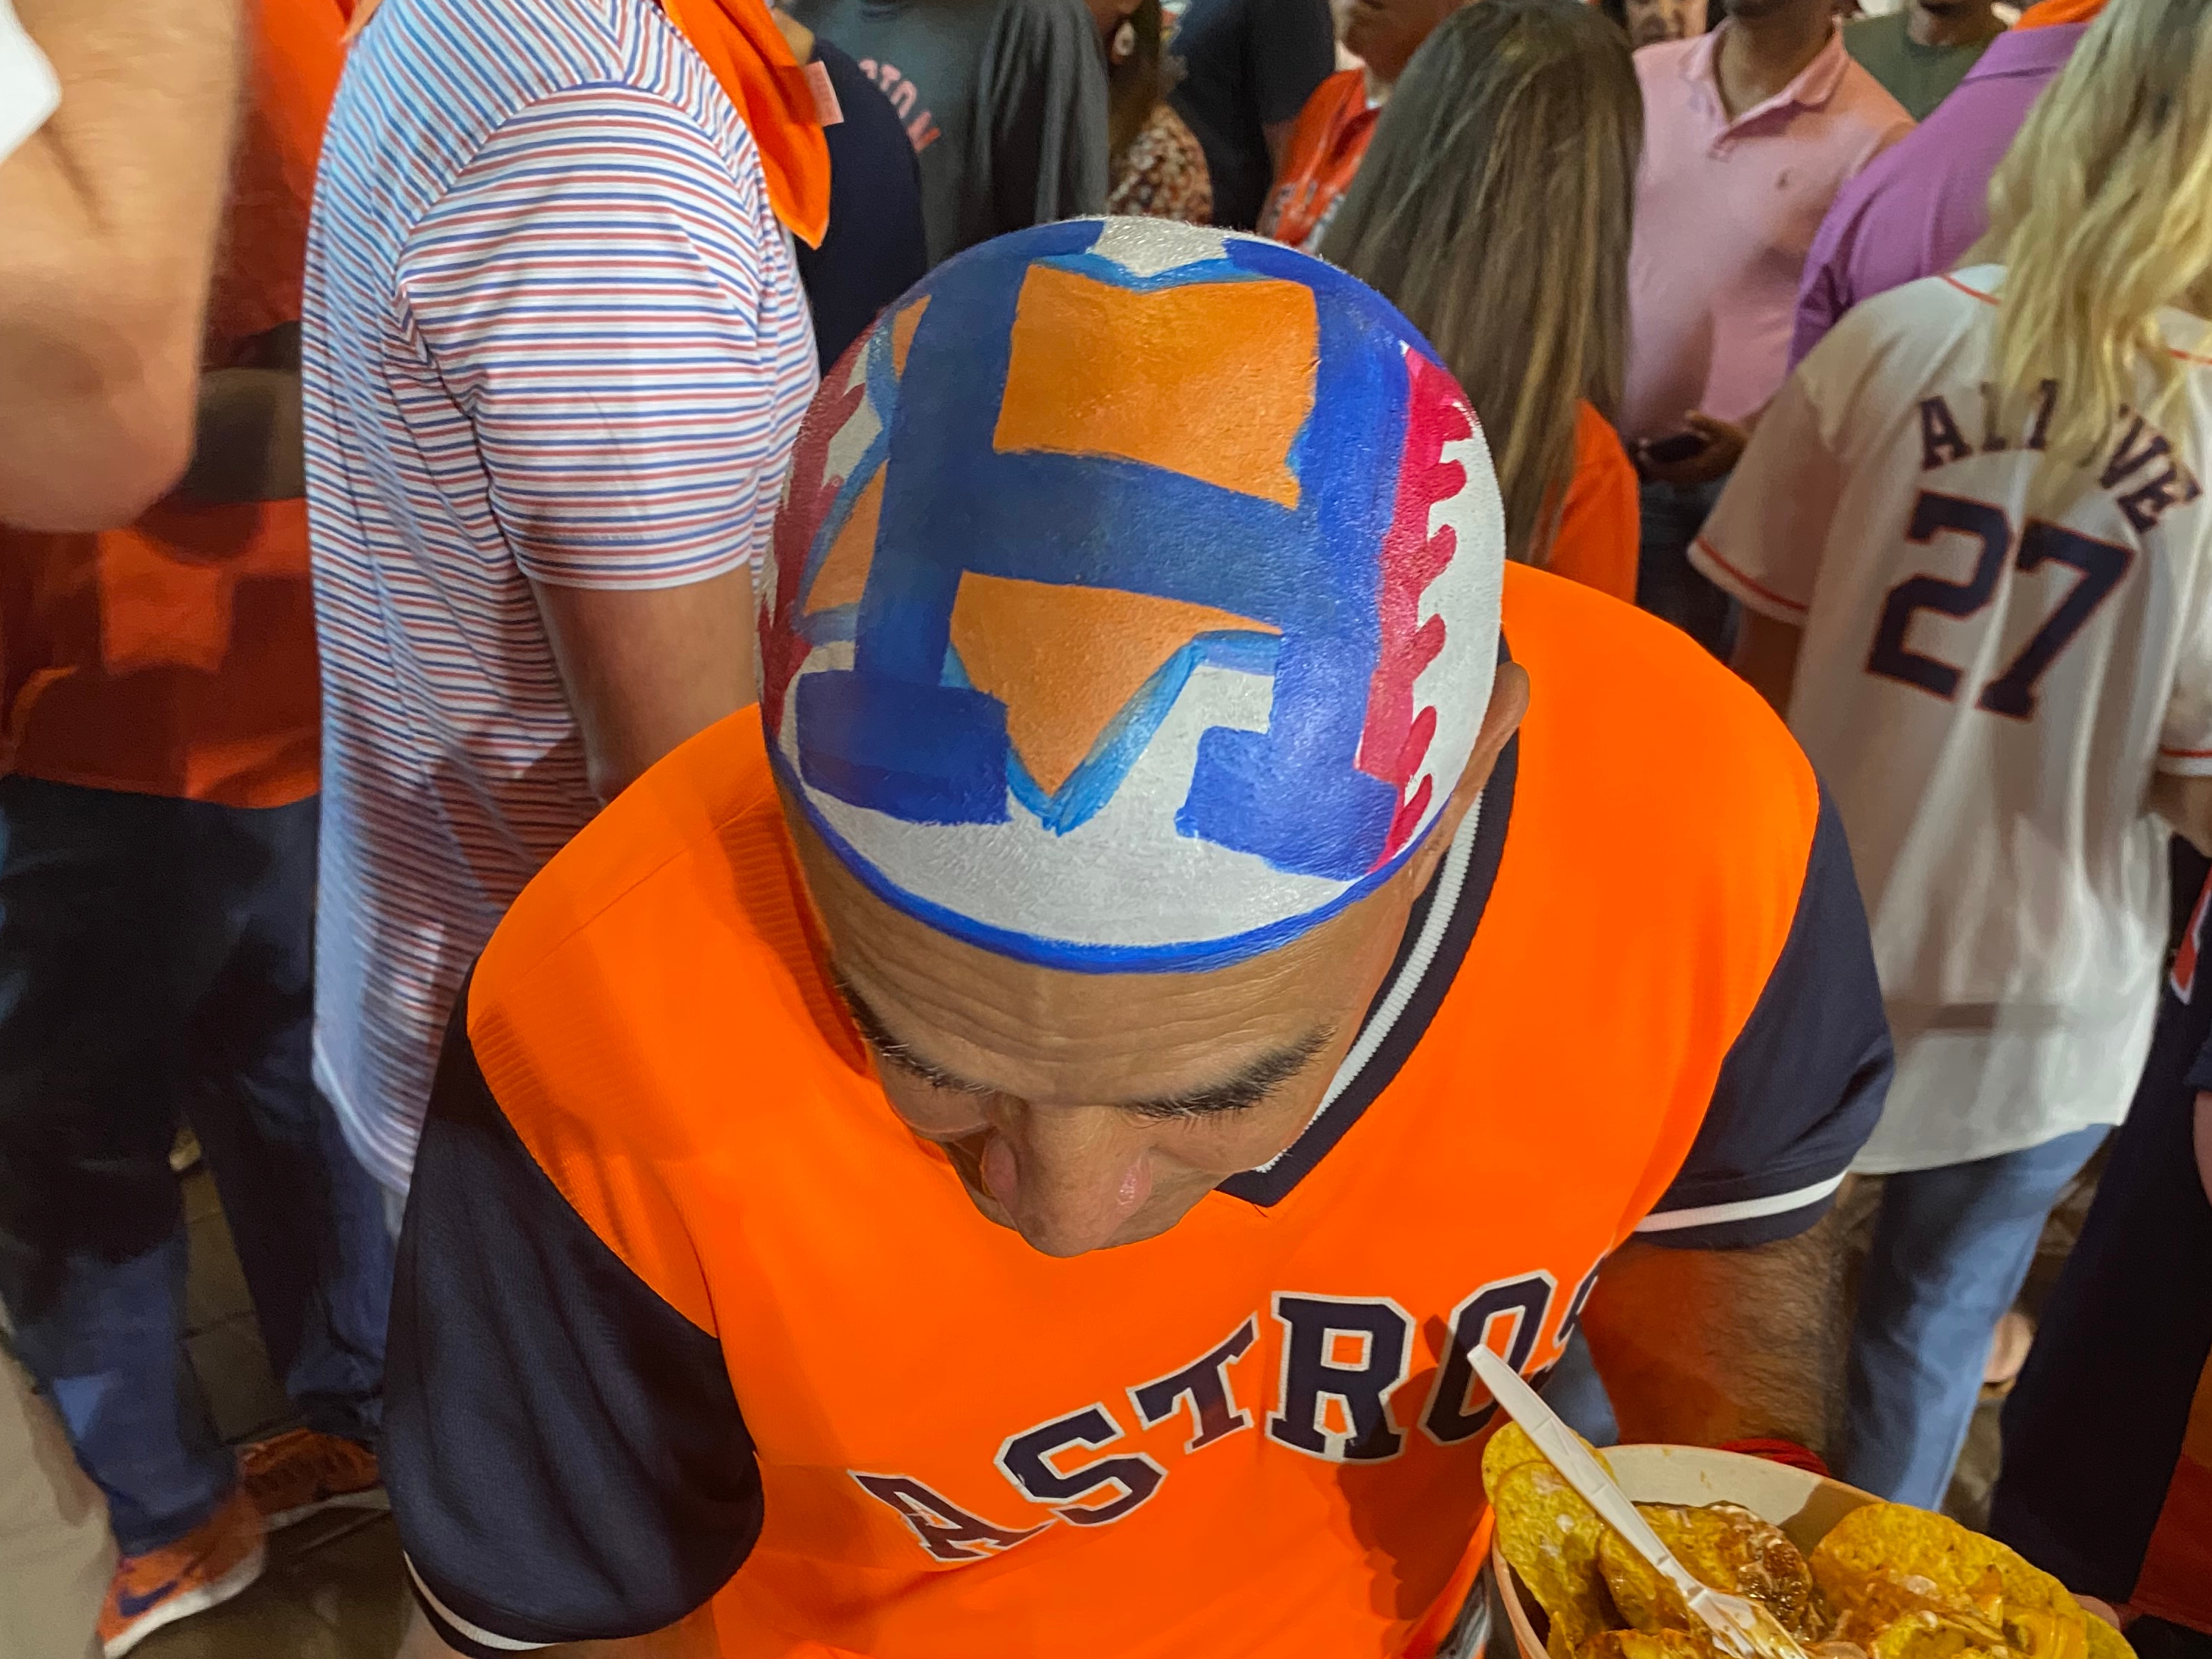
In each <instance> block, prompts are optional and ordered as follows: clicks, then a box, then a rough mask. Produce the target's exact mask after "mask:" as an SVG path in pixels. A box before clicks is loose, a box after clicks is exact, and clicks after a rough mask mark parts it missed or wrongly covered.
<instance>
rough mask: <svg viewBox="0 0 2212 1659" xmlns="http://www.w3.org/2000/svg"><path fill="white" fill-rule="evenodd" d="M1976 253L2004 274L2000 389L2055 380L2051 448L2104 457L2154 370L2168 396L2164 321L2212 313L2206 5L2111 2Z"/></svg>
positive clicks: (2047, 109) (2034, 128)
mask: <svg viewBox="0 0 2212 1659" xmlns="http://www.w3.org/2000/svg"><path fill="white" fill-rule="evenodd" d="M1968 260H1969V262H1970V263H1972V262H1975V261H1990V260H1993V261H1996V262H1999V263H2002V264H2003V265H2004V267H2005V276H2004V295H2003V305H2002V309H2001V310H2000V312H1999V313H1998V316H1997V331H1996V377H1997V380H1998V383H1999V384H2000V385H2001V386H2003V387H2004V388H2005V389H2006V391H2007V392H2008V393H2010V394H2013V395H2014V396H2016V397H2032V396H2034V395H2035V394H2036V392H2037V389H2038V388H2039V386H2041V384H2042V382H2044V381H2045V380H2054V381H2056V382H2057V386H2058V387H2059V393H2058V403H2057V409H2056V411H2055V413H2054V416H2053V418H2052V421H2051V428H2050V433H2049V438H2048V442H2049V444H2050V447H2051V449H2052V450H2053V451H2055V452H2056V453H2059V454H2063V455H2075V456H2082V455H2087V454H2088V453H2092V452H2093V451H2094V450H2095V449H2096V448H2097V447H2099V445H2100V443H2101V442H2102V441H2103V440H2104V438H2105V437H2106V434H2107V433H2109V432H2110V430H2111V428H2112V423H2113V422H2114V421H2115V420H2116V419H2118V416H2119V413H2120V410H2121V408H2122V407H2123V405H2124V404H2130V403H2134V402H2136V384H2137V376H2138V374H2140V373H2141V370H2142V366H2143V365H2144V364H2146V363H2148V365H2149V366H2150V368H2151V372H2152V373H2153V374H2154V375H2155V376H2156V377H2157V383H2158V386H2159V392H2158V396H2157V398H2155V399H2154V401H2153V405H2152V407H2153V409H2155V407H2156V406H2157V404H2160V403H2162V402H2163V401H2164V400H2165V399H2166V398H2167V397H2168V396H2170V395H2171V394H2172V392H2173V391H2174V389H2175V388H2176V386H2179V383H2180V380H2181V375H2180V366H2179V364H2178V363H2177V362H2175V361H2174V358H2173V356H2172V353H2171V352H2170V351H2168V350H2167V349H2166V340H2165V337H2164V335H2163V333H2162V331H2161V330H2160V325H2159V313H2160V311H2161V310H2163V309H2165V308H2166V307H2173V306H2178V307H2181V308H2182V309H2185V310H2188V311H2192V312H2195V313H2198V314H2200V315H2201V314H2202V313H2203V312H2204V311H2206V310H2207V309H2212V307H2208V306H2207V303H2206V302H2207V301H2208V300H2212V24H2208V21H2207V5H2206V0H2112V3H2111V4H2109V5H2107V6H2106V8H2105V10H2104V13H2103V15H2101V16H2100V17H2099V18H2098V19H2097V21H2095V22H2094V23H2093V24H2092V25H2091V26H2090V27H2089V31H2088V33H2087V34H2085V35H2084V36H2083V37H2082V39H2081V45H2080V46H2077V47H2076V48H2075V52H2074V56H2073V59H2072V61H2071V62H2069V64H2067V66H2066V68H2065V69H2064V70H2063V71H2062V72H2061V73H2060V75H2059V76H2058V77H2057V80H2055V81H2053V82H2051V85H2050V87H2049V88H2046V89H2045V92H2044V94H2043V95H2042V97H2041V98H2040V99H2039V100H2037V102H2036V104H2035V106H2034V108H2033V110H2032V111H2031V112H2029V114H2028V118H2027V122H2026V123H2025V124H2024V125H2022V126H2021V131H2020V136H2019V137H2017V138H2016V139H2015V140H2014V142H2013V145H2012V148H2011V149H2010V150H2009V151H2008V152H2007V153H2006V155H2005V158H2004V160H2003V161H2002V163H2000V164H1999V166H1998V167H1997V170H1996V175H1995V176H1994V177H1993V178H1992V179H1990V228H1989V232H1988V234H1987V235H1985V236H1984V238H1983V240H1981V242H1980V243H1979V244H1978V246H1976V248H1975V250H1974V252H1972V254H1970V255H1969V256H1968ZM2144 412H2145V413H2146V414H2148V413H2150V412H2152V410H2145V411H2144Z"/></svg>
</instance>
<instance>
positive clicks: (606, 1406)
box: [383, 990, 761, 1659]
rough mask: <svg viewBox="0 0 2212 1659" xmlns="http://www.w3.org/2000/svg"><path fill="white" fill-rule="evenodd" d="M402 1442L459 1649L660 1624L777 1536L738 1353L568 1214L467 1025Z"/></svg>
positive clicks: (405, 1304)
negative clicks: (736, 1389)
mask: <svg viewBox="0 0 2212 1659" xmlns="http://www.w3.org/2000/svg"><path fill="white" fill-rule="evenodd" d="M467 1001H468V997H467V993H466V991H465V990H464V991H463V993H462V998H461V1003H462V1006H463V1007H464V1008H465V1007H466V1006H467ZM384 1425H385V1440H384V1447H383V1461H384V1477H385V1486H386V1490H387V1491H388V1492H390V1494H391V1497H392V1513H393V1516H394V1517H395V1518H396V1520H397V1521H398V1526H399V1541H400V1543H401V1546H402V1547H404V1550H405V1551H406V1555H407V1565H408V1569H409V1571H410V1574H411V1576H412V1578H413V1582H414V1586H415V1589H416V1600H417V1601H419V1602H420V1603H421V1604H422V1608H423V1611H424V1612H425V1613H427V1614H428V1616H429V1618H430V1620H431V1622H432V1623H433V1624H435V1626H437V1628H438V1632H439V1634H440V1635H441V1637H443V1638H444V1639H445V1641H446V1642H447V1644H448V1645H449V1646H451V1647H453V1648H455V1649H457V1650H459V1651H460V1652H463V1653H467V1654H475V1655H480V1656H484V1659H499V1656H501V1655H503V1654H508V1653H512V1652H513V1650H514V1649H515V1648H516V1646H518V1645H539V1644H551V1643H559V1642H574V1641H583V1640H589V1639H595V1638H597V1639H605V1638H620V1637H628V1636H642V1635H645V1634H647V1633H648V1632H653V1631H656V1630H659V1629H660V1628H661V1627H663V1626H666V1625H671V1624H673V1623H675V1622H676V1621H677V1620H678V1619H681V1618H682V1617H683V1616H684V1614H685V1613H690V1611H691V1610H692V1609H693V1608H695V1607H698V1606H699V1605H701V1604H702V1602H704V1601H707V1600H708V1597H710V1596H712V1595H714V1592H715V1591H716V1590H718V1589H720V1588H721V1587H722V1586H723V1585H724V1584H725V1583H727V1582H728V1581H729V1578H730V1576H731V1575H732V1573H734V1572H735V1571H737V1570H738V1566H739V1565H740V1564H741V1563H743V1561H744V1559H745V1556H746V1554H747V1553H749V1552H750V1550H751V1548H752V1546H753V1543H754V1541H755V1540H756V1539H757V1537H758V1536H759V1534H760V1525H761V1484H760V1476H759V1472H758V1469H757V1467H756V1465H755V1463H754V1461H753V1448H752V1440H751V1437H750V1436H749V1435H748V1434H747V1432H746V1431H745V1425H744V1418H743V1416H742V1415H741V1414H740V1413H739V1412H738V1402H737V1397H736V1395H735V1394H734V1393H733V1392H732V1389H731V1386H730V1378H729V1373H728V1369H727V1367H726V1364H724V1362H723V1358H722V1352H721V1347H720V1344H719V1343H718V1342H717V1341H716V1340H715V1339H714V1336H713V1335H711V1334H709V1333H708V1332H706V1331H703V1330H702V1329H700V1328H698V1327H697V1326H696V1325H694V1324H692V1323H691V1322H690V1321H689V1320H688V1319H686V1318H685V1317H684V1316H683V1315H682V1314H680V1313H678V1311H677V1310H675V1309H674V1308H672V1307H671V1306H670V1305H669V1304H667V1303H666V1302H665V1301H664V1300H663V1299H662V1298H661V1297H659V1295H657V1294H655V1293H654V1291H653V1290H652V1289H651V1288H649V1287H648V1286H647V1285H646V1284H645V1283H644V1281H643V1280H641V1279H639V1278H638V1277H637V1276H636V1275H635V1273H632V1272H631V1271H630V1270H629V1267H626V1266H625V1265H624V1264H623V1261H621V1260H620V1258H618V1257H617V1255H615V1253H614V1252H613V1251H612V1250H611V1249H608V1247H607V1246H606V1244H605V1243H603V1242H602V1241H601V1240H600V1239H599V1237H598V1235H597V1234H595V1233H594V1232H593V1231H592V1229H591V1228H590V1226H589V1225H586V1222H585V1221H584V1220H583V1218H581V1217H580V1216H579V1215H578V1214H577V1213H576V1212H575V1211H574V1209H572V1208H570V1207H569V1206H568V1201H567V1200H565V1199H564V1198H562V1195H561V1193H560V1190H559V1189H558V1188H556V1187H555V1186H554V1184H553V1182H551V1181H550V1179H548V1177H547V1176H546V1175H545V1173H544V1170H541V1169H539V1168H538V1164H537V1163H536V1161H535V1160H534V1159H533V1158H532V1157H531V1155H530V1153H529V1152H528V1150H527V1149H526V1147H525V1146H523V1144H522V1142H521V1140H520V1138H519V1137H518V1136H517V1135H516V1134H515V1132H514V1130H513V1127H512V1126H511V1125H510V1124H509V1123H508V1121H507V1118H506V1116H505V1115H504V1114H502V1113H501V1109H500V1107H499V1104H498V1103H497V1102H496V1101H495V1099H494V1098H493V1097H492V1094H491V1091H490V1089H489V1087H488V1086H487V1085H486V1083H485V1081H484V1078H483V1073H482V1072H481V1071H479V1070H478V1068H477V1062H476V1058H475V1056H474V1054H471V1051H470V1047H469V1040H468V1036H467V1033H466V1031H465V1029H464V1027H463V1024H462V1021H461V1018H460V1016H459V1013H458V1012H457V1013H456V1015H455V1018H454V1021H453V1027H452V1029H451V1030H450V1031H449V1032H448V1033H447V1039H446V1048H445V1053H444V1055H443V1057H442V1058H441V1060H440V1062H439V1067H438V1074H437V1080H436V1083H435V1087H434V1089H433V1091H432V1097H431V1103H430V1110H429V1116H428V1121H426V1122H425V1124H424V1125H423V1129H422V1147H421V1151H420V1152H419V1153H418V1155H417V1159H416V1167H415V1179H414V1186H413V1188H412V1190H411V1191H410V1194H409V1196H408V1204H407V1223H406V1226H405V1228H404V1231H403V1232H402V1234H401V1237H400V1242H399V1258H398V1272H397V1274H396V1276H395V1279H394V1282H393V1287H392V1325H391V1335H390V1340H389V1345H388V1351H387V1353H386V1401H385V1417H384Z"/></svg>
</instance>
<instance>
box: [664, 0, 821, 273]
mask: <svg viewBox="0 0 2212 1659" xmlns="http://www.w3.org/2000/svg"><path fill="white" fill-rule="evenodd" d="M660 9H661V10H662V11H663V12H665V14H666V15H667V17H668V21H670V22H671V23H673V24H675V25H676V27H677V29H678V31H679V32H680V33H682V34H683V36H684V39H685V40H689V41H690V43H691V49H692V50H693V51H694V52H697V53H698V54H699V56H700V57H701V58H702V59H703V60H705V63H706V65H707V67H708V69H709V70H712V71H713V72H714V79H715V80H717V81H719V82H721V86H722V90H723V91H724V92H726V93H727V94H729V95H730V101H731V102H732V104H734V105H736V106H737V110H738V114H739V115H740V116H742V117H744V123H745V128H746V130H747V131H750V133H751V134H752V136H753V143H754V144H755V145H756V146H757V147H758V149H759V150H760V158H761V172H762V173H763V174H765V175H766V176H767V179H768V199H769V205H770V206H771V207H773V208H774V209H775V216H776V217H777V218H778V219H779V220H781V221H782V222H783V224H784V227H785V228H787V229H788V230H789V231H790V232H791V234H793V235H794V236H796V237H798V238H799V240H802V241H804V242H805V244H806V245H807V246H809V247H819V246H822V237H823V233H824V232H825V231H827V230H828V229H829V140H828V139H827V138H824V137H823V136H822V118H821V117H820V115H819V114H818V113H817V112H816V110H815V106H814V88H813V87H812V86H811V84H810V83H809V82H808V81H807V78H806V70H805V69H804V68H803V67H801V65H800V64H799V60H798V59H797V58H793V56H792V52H791V47H790V46H789V44H788V43H787V42H786V40H784V38H783V33H782V31H781V30H780V29H778V28H777V27H776V26H775V19H774V18H773V17H770V16H769V12H768V8H767V7H766V6H765V5H763V4H762V3H761V0H661V7H660Z"/></svg>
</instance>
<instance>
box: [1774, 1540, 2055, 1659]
mask: <svg viewBox="0 0 2212 1659" xmlns="http://www.w3.org/2000/svg"><path fill="white" fill-rule="evenodd" d="M1812 1565H1813V1581H1814V1583H1816V1584H1817V1585H1819V1586H1820V1594H1821V1595H1823V1596H1825V1597H1826V1599H1827V1602H1828V1605H1829V1607H1830V1608H1831V1610H1832V1611H1833V1612H1834V1613H1836V1615H1837V1619H1838V1624H1837V1631H1836V1633H1837V1634H1838V1636H1840V1637H1843V1638H1845V1639H1846V1640H1850V1641H1858V1642H1862V1643H1865V1644H1868V1645H1869V1648H1870V1649H1875V1644H1876V1643H1877V1642H1878V1641H1879V1638H1880V1637H1881V1632H1885V1631H1887V1630H1888V1629H1889V1628H1890V1627H1891V1626H1893V1625H1894V1624H1896V1623H1897V1622H1898V1621H1899V1620H1904V1619H1907V1618H1915V1619H1922V1618H1926V1617H1932V1618H1933V1619H1934V1620H1935V1621H1936V1624H1937V1625H1938V1626H1942V1627H1945V1628H1948V1629H1951V1630H1954V1631H1958V1632H1962V1633H1963V1634H1965V1635H1966V1637H1967V1638H1970V1640H1969V1643H1968V1645H1969V1646H1972V1647H1975V1648H1994V1647H1997V1646H1999V1645H2002V1646H2005V1647H2008V1648H2010V1649H2011V1650H2013V1651H2014V1652H2015V1654H2016V1655H2019V1656H2021V1659H2088V1652H2089V1630H2088V1626H2089V1625H2090V1624H2091V1623H2092V1622H2093V1620H2091V1619H2090V1617H2089V1615H2088V1614H2087V1613H2085V1612H2083V1611H2082V1609H2081V1604H2080V1603H2079V1602H2077V1601H2075V1599H2074V1598H2073V1596H2072V1595H2069V1593H2068V1592H2067V1589H2066V1587H2065V1586H2064V1585H2063V1584H2061V1583H2059V1582H2058V1581H2057V1579H2056V1578H2053V1577H2051V1575H2050V1574H2049V1573H2047V1572H2045V1571H2043V1570H2042V1569H2041V1568H2039V1567H2036V1566H2033V1565H2030V1564H2029V1563H2028V1561H2027V1559H2024V1558H2023V1557H2021V1555H2020V1554H2019V1553H2016V1552H2015V1551H2013V1550H2011V1549H2008V1548H2007V1547H2005V1546H2004V1545H2002V1544H2000V1543H1998V1542H1997V1541H1996V1540H1995V1539H1993V1538H1984V1537H1983V1536H1982V1535H1981V1534H1979V1533H1977V1532H1972V1531H1969V1530H1968V1529H1967V1528H1965V1527H1962V1526H1960V1524H1959V1523H1958V1522H1955V1521H1953V1520H1951V1519H1949V1518H1948V1516H1941V1515H1931V1514H1929V1512H1928V1511H1927V1510H1916V1509H1913V1508H1911V1507H1910V1506H1908V1505H1906V1504H1868V1505H1866V1506H1865V1507H1864V1508H1863V1509H1857V1510H1852V1511H1851V1512H1850V1514H1849V1515H1847V1516H1844V1518H1843V1519H1842V1520H1841V1521H1839V1522H1837V1523H1836V1525H1835V1526H1834V1528H1832V1529H1831V1530H1830V1532H1829V1534H1828V1535H1827V1536H1826V1538H1824V1539H1822V1540H1821V1541H1820V1547H1819V1548H1818V1549H1816V1550H1814V1552H1813V1563H1812ZM1931 1639H1932V1638H1931ZM1949 1639H1950V1638H1942V1640H1943V1641H1945V1642H1948V1640H1949ZM1911 1641H1912V1638H1911V1636H1910V1633H1909V1632H1908V1633H1905V1634H1901V1635H1899V1636H1897V1637H1895V1638H1892V1642H1893V1645H1905V1646H1910V1645H1911ZM1875 1651H1876V1659H1923V1656H1922V1655H1921V1654H1919V1653H1918V1652H1917V1651H1914V1652H1912V1653H1911V1654H1910V1655H1893V1654H1886V1653H1882V1652H1881V1651H1879V1650H1878V1649H1875ZM1925 1659H1945V1656H1942V1655H1940V1654H1936V1653H1933V1652H1931V1653H1929V1655H1927V1656H1925Z"/></svg>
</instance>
